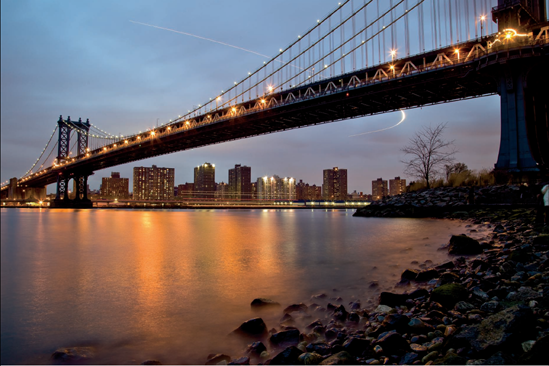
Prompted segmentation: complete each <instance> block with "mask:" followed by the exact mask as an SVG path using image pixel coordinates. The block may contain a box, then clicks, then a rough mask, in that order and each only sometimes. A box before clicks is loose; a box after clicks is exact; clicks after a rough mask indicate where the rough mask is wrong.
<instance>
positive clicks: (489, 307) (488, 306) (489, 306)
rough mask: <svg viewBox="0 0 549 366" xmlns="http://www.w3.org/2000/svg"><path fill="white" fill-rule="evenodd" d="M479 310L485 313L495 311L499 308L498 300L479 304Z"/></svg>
mask: <svg viewBox="0 0 549 366" xmlns="http://www.w3.org/2000/svg"><path fill="white" fill-rule="evenodd" d="M480 310H482V311H484V312H486V313H495V312H497V311H498V310H499V302H498V301H488V302H485V303H484V304H482V305H481V306H480Z"/></svg>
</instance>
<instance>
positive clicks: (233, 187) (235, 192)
mask: <svg viewBox="0 0 549 366" xmlns="http://www.w3.org/2000/svg"><path fill="white" fill-rule="evenodd" d="M229 195H230V197H231V198H232V199H237V200H249V199H251V198H252V168H250V167H249V166H241V165H240V164H237V165H235V166H234V168H233V169H229Z"/></svg>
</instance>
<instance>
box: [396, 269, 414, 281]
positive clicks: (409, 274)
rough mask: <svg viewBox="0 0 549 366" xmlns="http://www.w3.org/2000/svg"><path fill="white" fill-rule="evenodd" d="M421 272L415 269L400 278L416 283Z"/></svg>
mask: <svg viewBox="0 0 549 366" xmlns="http://www.w3.org/2000/svg"><path fill="white" fill-rule="evenodd" d="M418 273H419V271H418V270H415V269H407V270H405V271H404V272H402V274H401V275H400V278H401V279H403V280H408V281H414V280H415V279H416V277H417V275H418Z"/></svg>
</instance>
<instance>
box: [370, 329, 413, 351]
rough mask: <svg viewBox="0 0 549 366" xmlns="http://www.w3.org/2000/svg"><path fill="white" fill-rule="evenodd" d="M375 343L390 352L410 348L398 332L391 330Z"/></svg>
mask: <svg viewBox="0 0 549 366" xmlns="http://www.w3.org/2000/svg"><path fill="white" fill-rule="evenodd" d="M376 343H377V345H379V346H381V348H383V350H384V351H387V352H389V353H390V354H392V353H393V352H398V351H401V350H404V351H408V350H410V345H409V344H408V342H406V340H405V339H404V338H402V336H401V335H400V334H399V333H396V332H391V333H388V334H386V335H384V336H383V337H381V338H380V339H378V340H377V342H376Z"/></svg>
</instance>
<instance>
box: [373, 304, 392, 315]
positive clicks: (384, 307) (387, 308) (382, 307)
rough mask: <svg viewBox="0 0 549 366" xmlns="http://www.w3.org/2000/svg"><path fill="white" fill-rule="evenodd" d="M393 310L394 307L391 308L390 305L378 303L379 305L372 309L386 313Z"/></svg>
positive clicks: (375, 311)
mask: <svg viewBox="0 0 549 366" xmlns="http://www.w3.org/2000/svg"><path fill="white" fill-rule="evenodd" d="M394 311H395V309H393V308H392V307H390V306H387V305H379V306H378V307H377V308H376V309H375V310H374V313H383V314H388V313H393V312H394Z"/></svg>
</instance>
